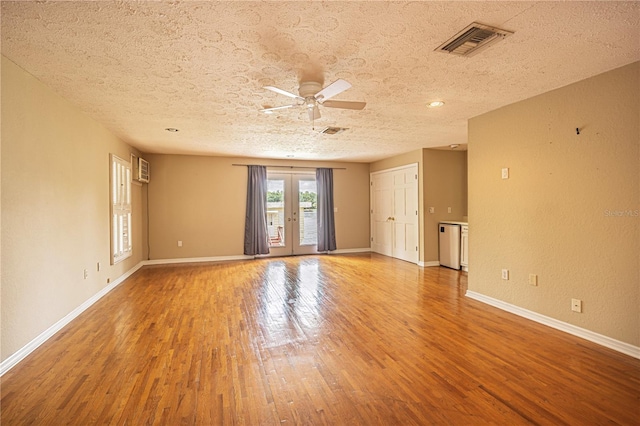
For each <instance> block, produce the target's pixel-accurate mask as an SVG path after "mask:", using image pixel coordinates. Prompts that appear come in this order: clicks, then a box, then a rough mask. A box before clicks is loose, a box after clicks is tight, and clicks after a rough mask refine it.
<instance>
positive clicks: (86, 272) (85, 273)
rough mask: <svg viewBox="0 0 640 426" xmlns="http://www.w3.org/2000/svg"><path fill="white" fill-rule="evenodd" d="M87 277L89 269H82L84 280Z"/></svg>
mask: <svg viewBox="0 0 640 426" xmlns="http://www.w3.org/2000/svg"><path fill="white" fill-rule="evenodd" d="M87 278H89V271H88V270H86V269H85V270H84V279H85V280H86V279H87Z"/></svg>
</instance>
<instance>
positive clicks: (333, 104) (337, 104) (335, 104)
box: [322, 101, 367, 110]
mask: <svg viewBox="0 0 640 426" xmlns="http://www.w3.org/2000/svg"><path fill="white" fill-rule="evenodd" d="M365 105H367V103H366V102H357V101H325V102H323V103H322V106H326V107H329V108H342V109H357V110H361V109H363V108H364V107H365Z"/></svg>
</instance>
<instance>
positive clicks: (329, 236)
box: [316, 168, 336, 251]
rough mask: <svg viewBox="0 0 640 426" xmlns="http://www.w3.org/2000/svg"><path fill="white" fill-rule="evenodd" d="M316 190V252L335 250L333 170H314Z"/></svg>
mask: <svg viewBox="0 0 640 426" xmlns="http://www.w3.org/2000/svg"><path fill="white" fill-rule="evenodd" d="M316 185H317V188H318V217H317V218H318V251H332V250H335V249H336V229H335V228H336V227H335V217H334V215H333V169H324V168H320V169H316Z"/></svg>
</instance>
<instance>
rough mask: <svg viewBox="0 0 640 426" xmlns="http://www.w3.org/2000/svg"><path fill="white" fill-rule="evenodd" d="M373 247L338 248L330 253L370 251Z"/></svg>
mask: <svg viewBox="0 0 640 426" xmlns="http://www.w3.org/2000/svg"><path fill="white" fill-rule="evenodd" d="M370 251H371V247H365V248H352V249H338V250H334V251H332V252H330V253H329V254H348V253H369V252H370Z"/></svg>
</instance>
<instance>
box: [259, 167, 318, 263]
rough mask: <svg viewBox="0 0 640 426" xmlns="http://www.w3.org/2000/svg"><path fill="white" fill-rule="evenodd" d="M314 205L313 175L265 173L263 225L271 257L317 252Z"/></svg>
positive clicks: (315, 202) (315, 201)
mask: <svg viewBox="0 0 640 426" xmlns="http://www.w3.org/2000/svg"><path fill="white" fill-rule="evenodd" d="M317 204H318V201H317V190H316V180H315V175H314V174H311V173H299V174H297V173H296V174H294V173H268V174H267V225H268V229H269V243H270V246H269V249H270V252H271V253H270V254H271V255H272V256H287V255H292V254H310V253H317V243H318V242H317V232H318V227H317V221H316V214H317V213H316V212H317Z"/></svg>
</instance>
